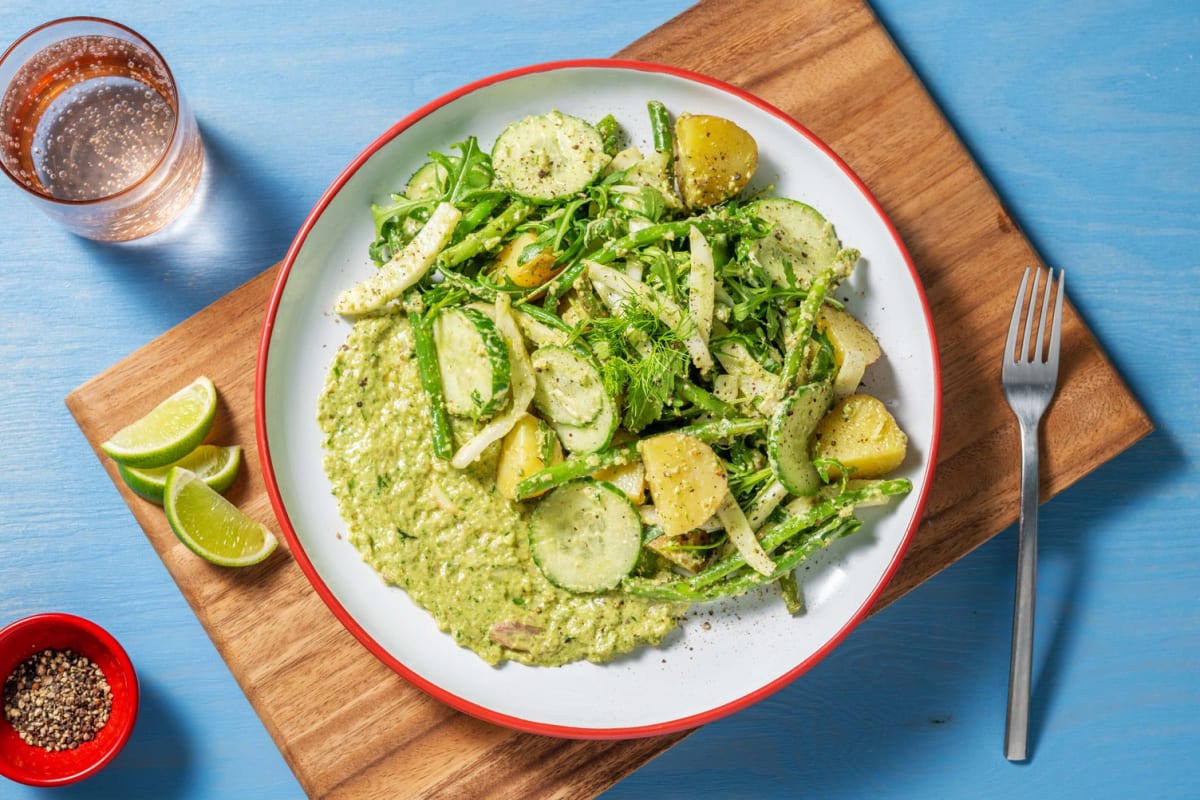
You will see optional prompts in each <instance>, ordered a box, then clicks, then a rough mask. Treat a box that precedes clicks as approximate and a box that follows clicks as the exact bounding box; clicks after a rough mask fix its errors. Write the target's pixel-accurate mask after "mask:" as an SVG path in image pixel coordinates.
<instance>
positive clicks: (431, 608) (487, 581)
mask: <svg viewBox="0 0 1200 800" xmlns="http://www.w3.org/2000/svg"><path fill="white" fill-rule="evenodd" d="M318 408H319V411H318V414H319V420H320V424H321V428H322V430H323V431H324V434H325V439H324V446H325V460H324V466H325V472H326V474H327V475H328V477H329V480H330V483H331V484H332V486H333V495H334V497H335V498H336V499H337V503H338V508H339V510H340V512H341V516H342V519H343V520H344V521H345V522H346V525H347V527H348V530H347V535H348V538H349V541H350V542H351V543H352V544H353V545H354V547H356V548H357V549H358V550H359V551H360V552H361V553H362V556H363V558H364V560H365V561H366V562H367V563H368V564H370V565H371V566H372V567H374V568H375V570H376V571H378V572H379V574H380V575H382V576H383V579H384V580H386V581H387V582H388V583H391V584H394V585H396V586H399V587H400V588H402V589H404V590H405V591H406V592H407V593H408V594H409V595H410V596H411V597H412V599H413V600H414V601H415V602H416V603H417V604H418V605H420V606H421V607H422V608H424V609H426V610H427V611H428V612H429V613H430V614H431V615H432V616H433V618H434V619H435V620H436V621H437V624H438V627H440V628H441V629H442V630H443V631H445V632H446V633H448V634H450V635H451V636H453V637H454V639H455V641H457V642H458V643H459V644H460V645H462V646H464V647H469V648H470V649H471V650H473V651H475V652H476V653H478V654H479V656H480V657H482V658H483V659H484V660H485V661H487V662H488V663H490V664H497V663H500V662H502V661H504V660H506V659H508V660H512V661H519V662H522V663H525V664H533V665H539V666H557V665H561V664H566V663H568V662H571V661H579V660H582V659H587V660H589V661H596V662H603V661H609V660H612V659H613V658H616V657H617V656H619V655H621V654H622V653H626V652H629V651H630V650H633V649H634V648H636V647H638V646H640V645H644V644H658V643H659V642H661V641H662V639H663V638H664V637H665V636H666V635H667V634H668V633H670V632H671V631H672V630H673V629H674V628H675V627H676V626H677V624H678V622H679V616H680V614H681V613H682V612H683V609H684V606H681V605H679V604H675V603H664V602H656V601H651V600H645V599H642V598H638V597H633V596H630V595H627V594H624V593H622V592H619V591H613V592H606V593H600V594H572V593H570V592H567V591H564V590H562V589H558V588H557V587H555V586H553V585H552V584H550V583H549V582H548V581H547V580H546V578H545V577H544V576H543V575H542V573H541V571H540V570H539V569H538V568H537V566H536V565H535V564H534V563H533V560H532V559H531V558H530V555H529V540H528V536H529V532H528V523H529V512H530V507H529V506H527V505H522V504H518V503H513V502H511V501H509V500H507V499H505V498H504V497H503V496H501V495H500V494H499V492H497V490H496V486H495V472H496V470H495V467H496V457H497V454H498V451H499V445H498V444H493V445H492V446H491V447H489V448H488V449H487V450H486V451H485V452H484V454H483V456H482V457H481V458H480V459H479V460H478V461H477V462H476V463H475V464H474V465H472V466H471V467H470V468H469V469H468V470H466V471H461V472H460V471H458V470H456V469H454V468H453V467H451V466H450V465H449V464H448V463H446V462H444V461H442V460H441V459H438V458H437V457H435V456H434V453H433V446H432V443H431V439H430V427H431V423H430V413H429V406H428V398H427V396H426V395H425V393H424V391H423V390H422V389H421V384H420V378H419V376H418V373H417V365H416V356H415V351H414V346H413V339H412V330H411V328H410V327H409V325H408V322H407V320H406V319H405V318H404V317H403V316H402V315H391V316H381V317H369V318H363V319H359V320H358V321H357V322H355V324H354V329H353V330H352V331H351V333H350V335H349V337H348V338H347V340H346V342H345V344H344V345H343V346H342V347H341V349H340V350H339V351H338V353H337V356H336V357H335V358H334V360H333V363H332V364H331V365H330V368H329V372H328V374H327V375H326V379H325V387H324V390H323V391H322V394H321V398H320V402H319V405H318ZM471 432H472V431H471V430H469V429H467V428H466V427H465V426H464V427H463V429H461V430H460V431H459V433H460V434H462V436H461V437H460V444H461V442H462V441H463V440H464V439H465V436H468V435H470V433H471Z"/></svg>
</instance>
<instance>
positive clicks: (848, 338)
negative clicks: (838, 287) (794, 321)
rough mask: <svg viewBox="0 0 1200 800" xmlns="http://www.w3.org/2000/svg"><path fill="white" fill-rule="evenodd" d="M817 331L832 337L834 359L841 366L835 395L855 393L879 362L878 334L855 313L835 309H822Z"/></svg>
mask: <svg viewBox="0 0 1200 800" xmlns="http://www.w3.org/2000/svg"><path fill="white" fill-rule="evenodd" d="M817 328H818V329H819V330H821V331H823V332H824V333H825V335H826V336H828V337H829V343H830V344H831V345H833V360H834V363H835V364H837V366H838V374H837V377H836V378H835V379H834V383H833V393H834V395H835V396H837V397H846V396H847V395H850V394H853V393H854V390H855V389H857V388H858V385H859V384H860V383H862V378H863V374H864V373H865V372H866V371H867V367H869V366H870V365H871V364H873V363H875V362H876V361H878V360H879V356H881V355H882V354H883V352H882V351H881V350H880V349H879V342H878V341H877V340H876V339H875V335H874V334H872V333H871V331H870V330H868V329H867V326H866V325H863V324H862V323H861V322H859V321H858V320H857V319H855V318H854V316H853V315H852V314H850V312H848V311H844V310H842V309H838V308H833V307H832V306H822V307H821V312H820V314H818V316H817Z"/></svg>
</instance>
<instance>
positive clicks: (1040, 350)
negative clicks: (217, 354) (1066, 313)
mask: <svg viewBox="0 0 1200 800" xmlns="http://www.w3.org/2000/svg"><path fill="white" fill-rule="evenodd" d="M1041 272H1042V271H1041V269H1039V270H1038V274H1039V275H1040V274H1041ZM1053 292H1054V270H1053V269H1051V270H1049V271H1047V273H1046V291H1045V293H1044V294H1043V295H1042V318H1041V319H1040V320H1038V332H1037V340H1036V341H1035V342H1034V343H1033V354H1032V355H1031V356H1030V358H1032V359H1033V361H1034V362H1035V363H1037V364H1044V363H1046V361H1047V359H1049V357H1050V352H1049V347H1048V346H1047V345H1046V318H1047V317H1049V316H1050V295H1051V294H1052V293H1053ZM1034 301H1035V302H1036V301H1037V295H1036V294H1035V295H1034ZM1029 312H1030V313H1031V314H1032V313H1033V309H1032V308H1030V309H1029ZM1054 323H1055V324H1056V325H1057V324H1058V318H1057V317H1056V318H1055V320H1054Z"/></svg>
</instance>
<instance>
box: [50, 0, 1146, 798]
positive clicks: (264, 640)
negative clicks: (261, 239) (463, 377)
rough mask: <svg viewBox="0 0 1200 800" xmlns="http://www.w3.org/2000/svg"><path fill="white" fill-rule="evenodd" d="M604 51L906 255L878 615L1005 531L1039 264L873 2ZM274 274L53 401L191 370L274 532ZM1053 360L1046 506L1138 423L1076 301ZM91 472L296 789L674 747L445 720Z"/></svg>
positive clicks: (316, 616) (570, 787)
mask: <svg viewBox="0 0 1200 800" xmlns="http://www.w3.org/2000/svg"><path fill="white" fill-rule="evenodd" d="M731 20H732V21H731ZM767 53H769V57H764V54H767ZM618 55H620V56H622V57H625V58H635V59H642V60H647V61H656V62H660V63H668V64H674V65H677V66H681V67H686V68H688V69H692V70H696V71H699V72H703V73H707V74H709V75H712V76H714V77H716V78H720V79H723V80H726V81H728V82H730V83H732V84H734V85H736V86H739V87H741V88H742V89H745V90H747V91H749V92H752V93H754V94H756V95H758V96H760V97H762V98H763V99H765V100H767V101H768V102H771V103H773V104H775V105H776V106H778V107H780V108H781V109H783V110H784V111H785V112H787V113H789V114H790V115H792V116H793V117H795V118H796V119H798V120H799V121H800V122H802V123H803V124H804V125H806V126H807V127H809V128H810V129H811V130H812V131H813V132H814V133H816V134H817V135H818V136H819V137H821V138H822V139H823V140H824V141H826V142H827V143H828V144H829V145H830V146H831V147H832V148H833V149H834V150H835V151H837V152H838V153H839V154H840V155H841V156H842V157H843V158H844V159H845V160H846V161H847V163H848V164H849V165H850V167H851V168H852V169H854V170H855V172H856V173H857V174H858V175H859V177H861V178H862V179H863V181H864V182H865V183H866V185H867V186H868V187H869V188H870V189H871V191H872V192H873V193H874V195H875V196H876V198H877V199H878V200H879V202H880V203H881V204H882V206H883V208H884V210H885V211H886V212H887V214H888V215H889V216H890V217H891V219H892V221H893V222H894V224H895V225H896V227H897V229H898V231H899V234H900V236H901V238H902V239H903V241H904V242H905V243H906V245H907V247H908V248H909V251H910V254H911V255H912V258H913V261H914V263H915V264H916V267H917V270H918V272H919V274H920V276H921V279H922V282H923V283H924V286H925V289H926V292H927V295H928V299H929V302H930V305H931V308H932V311H933V317H934V324H935V328H936V330H937V332H938V337H939V344H940V358H941V362H942V374H943V381H944V403H943V406H944V412H945V414H944V419H943V427H942V440H941V451H940V457H939V462H938V470H937V475H936V478H935V481H934V484H933V491H932V494H931V497H930V500H929V503H928V505H927V509H926V516H925V518H924V520H923V522H922V524H921V526H920V529H919V531H918V533H917V535H916V537H915V538H914V541H913V545H912V548H911V550H910V551H909V555H908V556H907V557H906V559H905V562H904V565H903V566H902V568H901V570H900V572H899V573H898V574H897V576H896V578H895V580H894V581H893V582H892V584H891V585H890V586H889V587H888V589H887V591H886V593H885V595H884V597H883V598H882V600H881V605H882V604H884V603H887V602H890V601H892V600H894V599H895V598H897V597H899V596H900V595H902V594H903V593H904V592H905V591H907V590H909V589H911V588H913V587H914V586H916V585H917V584H919V583H920V582H921V581H922V580H924V579H925V578H927V577H929V576H930V575H932V574H934V573H936V572H937V571H938V570H940V569H942V568H944V567H945V566H947V565H948V564H949V563H951V562H953V561H954V560H955V559H957V558H959V557H961V556H962V555H964V554H965V553H967V552H969V551H970V550H971V549H973V548H974V547H976V546H978V545H979V544H981V543H982V542H984V541H986V540H987V539H988V538H989V537H991V536H992V535H994V534H995V533H996V532H998V531H1000V530H1002V529H1003V528H1005V527H1006V526H1008V525H1009V524H1011V523H1012V521H1013V520H1014V519H1015V514H1016V507H1017V502H1016V501H1017V492H1018V475H1017V463H1016V458H1015V453H1016V449H1017V429H1016V425H1015V422H1014V420H1013V418H1012V416H1011V414H1010V413H1009V411H1008V409H1007V406H1006V405H1005V403H1004V401H1003V397H1002V395H1001V392H1000V385H999V363H1000V349H1001V338H1000V332H1001V331H1002V330H1003V329H1004V327H1005V320H1006V319H1007V317H1008V314H1009V311H1010V309H1011V303H1012V294H1013V292H1014V287H1015V286H1016V283H1017V280H1018V278H1019V274H1020V271H1021V270H1022V268H1023V267H1024V266H1025V265H1026V264H1036V263H1038V262H1039V258H1038V256H1037V254H1036V253H1035V252H1034V251H1033V250H1032V248H1031V247H1030V245H1029V243H1028V241H1027V240H1026V239H1025V237H1024V236H1023V235H1022V234H1021V232H1020V231H1019V230H1017V229H1016V227H1015V226H1014V225H1013V223H1012V222H1011V219H1010V218H1009V215H1008V214H1007V213H1006V212H1005V210H1004V209H1003V208H1002V207H1001V205H1000V203H999V202H998V200H997V198H996V196H995V194H994V193H993V191H992V190H991V188H990V187H989V185H988V184H987V182H986V181H985V179H984V178H983V177H982V176H981V174H980V172H979V170H978V169H977V168H976V167H975V165H974V164H973V163H972V161H971V159H970V157H969V155H968V154H967V152H966V150H965V149H964V148H963V146H962V145H961V143H960V142H959V140H958V138H957V137H956V136H955V134H954V132H953V131H952V130H951V128H950V126H949V125H948V124H947V122H946V121H945V119H944V118H943V117H942V115H941V114H940V112H939V111H938V109H937V108H936V106H935V105H934V103H933V102H932V100H931V99H930V98H929V96H928V94H927V93H926V92H925V90H924V88H923V87H922V86H921V84H920V82H919V81H918V80H917V79H916V77H915V76H914V75H913V73H912V71H911V70H910V69H909V68H908V66H907V65H906V64H905V62H904V60H903V58H902V57H901V56H900V54H899V52H898V51H897V50H896V48H895V47H894V46H893V45H892V43H891V41H890V40H889V38H888V36H887V33H886V32H885V31H884V30H883V28H882V27H881V26H880V25H879V24H878V22H877V20H876V19H875V18H874V16H873V15H872V13H871V11H870V10H869V9H868V8H866V6H865V5H863V4H861V3H859V2H846V1H845V0H810V1H809V2H805V3H794V4H788V6H787V7H786V10H782V9H781V8H780V6H779V5H778V4H776V3H773V2H768V1H767V0H753V1H752V2H733V1H732V0H707V1H706V2H702V3H700V4H699V5H697V6H695V7H693V8H692V9H690V10H689V11H687V12H685V13H684V14H682V15H681V16H679V17H677V18H676V19H674V20H672V21H671V22H669V23H668V24H666V25H664V26H663V27H661V28H659V29H657V30H655V31H653V32H652V33H650V34H648V35H647V36H646V37H644V38H642V39H640V40H639V41H637V42H635V43H634V44H632V45H630V46H629V47H628V48H626V49H625V50H623V51H622V52H621V53H619V54H618ZM274 274H275V270H273V269H272V270H268V271H267V272H264V273H263V274H261V275H260V276H258V277H257V278H255V279H253V280H251V281H250V282H248V283H247V284H245V285H244V286H242V287H240V288H239V289H237V290H236V291H234V292H233V293H231V294H230V295H228V296H226V297H225V298H223V299H221V300H219V301H218V302H217V303H215V304H213V305H212V306H210V307H208V308H206V309H204V310H203V311H201V312H200V313H199V314H197V315H195V316H194V317H192V318H190V319H188V320H187V321H185V322H184V323H182V324H181V325H179V326H177V327H176V328H174V329H172V330H170V331H169V332H167V333H166V334H165V335H163V336H162V337H160V338H159V339H157V340H155V341H154V342H152V343H151V344H149V345H147V346H146V347H144V348H142V349H141V350H139V351H137V352H136V353H134V354H132V355H131V356H129V357H128V358H126V359H124V360H123V361H121V362H120V363H118V364H116V365H114V366H113V367H111V368H110V369H108V370H106V371H105V372H103V373H102V374H100V375H98V376H97V377H95V378H94V379H92V380H90V381H88V382H87V383H86V384H84V385H83V386H81V387H79V388H78V389H77V390H75V391H74V392H72V393H71V395H70V396H69V397H68V398H67V404H68V407H69V408H70V410H71V412H72V414H73V415H74V416H75V419H76V421H77V422H78V424H79V426H80V428H81V430H82V431H83V432H84V434H85V435H86V437H87V439H88V441H89V442H90V443H92V445H93V446H95V445H97V444H98V443H99V442H100V441H103V440H104V439H105V438H106V437H107V436H109V435H111V434H112V433H113V432H114V431H115V430H116V429H118V428H119V427H121V426H123V425H125V424H127V423H128V422H129V421H131V420H133V419H135V418H137V417H138V416H140V415H141V414H143V413H145V411H146V410H148V409H149V408H150V407H152V406H153V405H154V404H155V403H156V402H158V401H159V400H160V399H161V398H162V397H164V396H165V395H166V394H167V393H169V391H172V390H173V389H174V388H177V387H178V386H181V385H183V384H184V383H186V382H188V381H190V380H191V379H192V378H194V377H195V376H196V375H197V374H200V373H205V374H208V375H209V376H210V377H211V378H212V379H213V380H214V381H215V382H216V384H217V385H218V387H219V388H220V390H221V394H222V406H221V408H220V410H219V413H218V422H217V426H216V429H215V431H214V434H213V435H212V439H213V441H220V442H224V443H239V444H242V445H243V446H244V447H245V448H246V451H247V452H246V456H247V458H246V465H245V468H244V470H243V473H242V477H241V478H239V481H238V483H237V484H236V485H235V487H234V488H233V490H232V492H231V495H230V496H231V499H233V500H234V501H235V502H237V503H238V504H239V505H240V506H241V507H242V508H243V509H244V510H246V511H247V512H248V513H250V514H251V515H253V516H255V517H257V518H259V519H262V520H264V521H268V520H270V518H271V510H270V504H269V502H268V500H267V498H266V495H265V492H264V488H263V484H262V479H261V470H260V468H259V463H258V458H257V453H256V452H255V451H254V447H253V442H254V419H253V408H254V403H253V376H254V365H255V358H256V349H257V343H258V337H259V331H260V327H261V324H262V318H263V310H264V308H265V304H266V301H267V297H268V295H269V292H270V288H271V286H272V283H273V279H274ZM197 342H205V343H206V344H205V346H203V347H198V346H197V344H196V343H197ZM1062 365H1063V368H1062V374H1061V376H1060V383H1059V386H1060V388H1059V394H1058V397H1057V400H1056V402H1055V404H1054V407H1053V408H1052V409H1051V411H1050V412H1049V414H1048V416H1047V418H1046V421H1045V426H1044V428H1043V452H1044V457H1043V461H1042V469H1043V476H1042V483H1043V498H1048V497H1050V496H1052V495H1053V494H1055V493H1057V492H1059V491H1061V490H1062V489H1063V488H1065V487H1066V486H1068V485H1070V484H1071V483H1073V482H1074V481H1076V480H1078V479H1079V478H1080V477H1081V476H1083V475H1084V474H1086V473H1088V472H1089V471H1091V470H1092V469H1095V468H1096V467H1098V466H1099V465H1100V464H1102V463H1104V462H1105V461H1106V460H1108V459H1109V458H1111V457H1113V456H1114V455H1116V454H1117V453H1119V452H1120V451H1121V450H1123V449H1124V448H1126V447H1127V446H1129V445H1130V444H1132V443H1133V442H1134V441H1136V440H1137V439H1138V438H1140V437H1141V436H1143V435H1145V434H1146V433H1147V432H1149V431H1150V429H1151V425H1150V422H1149V420H1148V419H1147V417H1146V415H1145V414H1144V413H1143V412H1142V410H1141V409H1140V408H1139V406H1138V405H1137V403H1136V402H1135V401H1134V399H1133V398H1132V396H1131V394H1130V393H1129V391H1128V390H1127V389H1126V387H1125V386H1124V385H1123V384H1122V382H1121V380H1120V379H1119V377H1118V376H1117V374H1116V373H1115V371H1114V370H1113V368H1112V366H1111V365H1110V363H1109V361H1108V359H1107V358H1106V357H1105V355H1104V353H1103V352H1102V351H1101V350H1100V348H1099V346H1098V345H1097V343H1096V341H1095V339H1094V338H1093V337H1092V335H1091V334H1090V332H1089V331H1088V330H1087V329H1086V327H1085V326H1084V325H1083V324H1082V322H1081V321H1080V320H1079V318H1078V316H1077V315H1076V314H1075V313H1074V311H1073V310H1069V312H1068V317H1067V325H1066V327H1065V328H1064V334H1063V355H1062ZM100 461H101V463H103V464H104V467H105V469H106V470H108V473H109V475H110V477H111V478H112V479H113V481H114V483H115V484H116V485H117V486H118V488H119V489H120V491H121V492H122V493H123V496H124V497H125V498H126V499H127V501H128V502H129V504H130V507H131V509H132V511H133V513H134V515H135V517H136V518H137V520H138V522H139V524H140V525H141V527H142V528H143V530H144V531H145V533H146V536H147V538H148V539H149V541H150V542H151V544H152V545H153V546H154V548H155V550H156V552H157V553H158V554H159V556H160V557H161V558H162V560H163V563H164V564H165V565H166V567H167V569H168V570H169V571H170V573H171V575H172V576H173V578H174V579H175V581H176V582H177V584H178V585H179V588H180V590H181V592H182V593H183V595H184V597H185V598H186V599H187V601H188V602H189V604H190V605H191V607H192V609H193V610H194V611H195V613H196V615H197V617H198V618H199V620H200V622H201V623H202V624H203V626H204V628H205V629H206V631H207V632H208V633H209V635H210V636H211V638H212V640H213V642H214V644H215V645H216V647H217V649H218V650H219V651H220V653H221V655H222V657H223V658H224V659H225V661H226V662H227V663H228V665H229V667H230V670H231V671H232V673H233V674H234V676H235V677H236V679H237V680H238V682H239V684H240V686H241V687H242V689H243V690H244V691H245V693H246V695H247V697H248V698H249V700H250V702H251V704H252V705H253V706H254V708H255V709H256V711H257V712H258V714H259V715H260V717H261V718H262V720H263V723H264V725H265V726H266V728H267V730H268V731H269V732H270V734H271V736H272V737H273V739H274V740H275V742H276V743H277V745H278V746H279V748H280V750H281V751H282V753H283V755H284V757H285V759H286V760H287V762H288V763H289V765H290V766H291V767H292V769H293V770H294V771H295V773H296V775H297V778H298V779H299V782H300V783H301V785H302V786H303V787H304V789H305V791H306V792H307V793H308V794H309V795H310V796H312V797H353V798H369V797H417V796H427V797H437V796H463V797H485V796H486V797H514V798H516V797H531V796H537V797H591V796H594V795H595V794H597V793H598V792H600V791H601V790H603V789H604V788H605V787H607V786H609V785H611V784H612V783H613V782H615V781H616V780H618V779H620V778H621V777H622V776H624V775H626V774H628V773H629V772H631V771H632V770H634V769H636V768H637V767H638V766H640V765H641V764H643V763H644V762H645V761H647V760H648V759H650V758H651V757H653V756H654V755H655V754H657V753H659V752H661V751H662V750H663V749H665V748H666V747H668V746H669V745H670V744H672V743H673V742H675V741H677V740H678V739H679V738H681V736H683V735H684V734H677V735H675V736H669V737H660V738H653V739H641V740H632V741H624V742H581V741H567V740H557V739H550V738H545V737H538V736H531V735H527V734H520V733H516V732H513V731H509V730H506V729H502V728H497V727H494V726H492V725H489V724H487V723H483V722H480V721H478V720H475V719H472V718H470V717H467V716H465V715H462V714H459V713H458V712H455V711H452V710H450V709H449V708H447V707H446V706H443V705H442V704H440V703H438V702H437V701H434V700H432V699H431V698H429V697H427V696H426V695H424V694H423V693H421V692H420V691H418V690H417V689H415V688H413V687H411V686H410V685H408V684H407V683H405V682H404V681H402V680H401V679H400V678H399V677H397V676H396V675H394V674H392V673H391V672H390V671H389V670H388V669H387V668H386V667H384V666H383V665H382V664H381V663H380V662H378V661H377V660H376V659H374V657H372V656H371V655H370V654H369V653H368V652H367V651H366V650H365V649H364V648H362V647H361V646H360V645H359V644H358V643H357V642H356V641H355V640H354V639H353V637H351V635H350V634H349V633H348V632H346V631H345V630H344V629H343V628H342V627H341V625H340V624H339V623H338V622H337V621H336V619H335V618H334V617H333V615H332V614H331V613H330V612H329V611H328V609H327V608H326V607H325V606H324V605H323V603H322V602H321V601H320V599H319V598H318V597H317V595H316V593H315V592H313V591H312V590H311V589H310V587H309V585H308V583H307V581H306V579H305V578H304V576H303V574H302V573H301V571H300V570H299V569H298V568H297V566H296V564H295V563H294V561H293V560H292V559H291V558H290V556H289V554H288V553H287V552H286V549H285V548H284V547H281V548H280V551H279V552H278V553H277V554H275V555H274V556H272V557H271V558H270V559H269V560H268V561H267V562H266V563H264V564H262V565H260V566H258V567H255V568H251V569H248V570H243V571H237V572H231V571H228V570H222V569H218V568H214V567H209V566H208V565H207V564H205V563H204V562H201V561H199V560H198V559H196V558H195V557H194V556H192V554H191V553H190V552H189V551H187V550H186V549H185V548H184V547H183V545H181V544H180V543H179V542H178V541H177V540H176V539H175V537H174V536H173V535H172V534H171V532H170V530H169V528H168V526H167V524H166V521H165V519H164V517H163V515H162V512H161V509H159V508H158V507H157V506H153V505H150V504H148V503H145V502H144V501H141V500H140V499H139V498H137V497H136V496H134V495H132V494H131V493H129V492H128V490H126V489H125V488H124V486H123V484H122V483H121V481H120V479H119V476H118V475H117V473H116V471H115V469H114V467H113V465H112V464H111V463H110V462H108V460H107V459H106V458H104V457H102V456H101V457H100ZM364 687H365V688H364Z"/></svg>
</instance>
